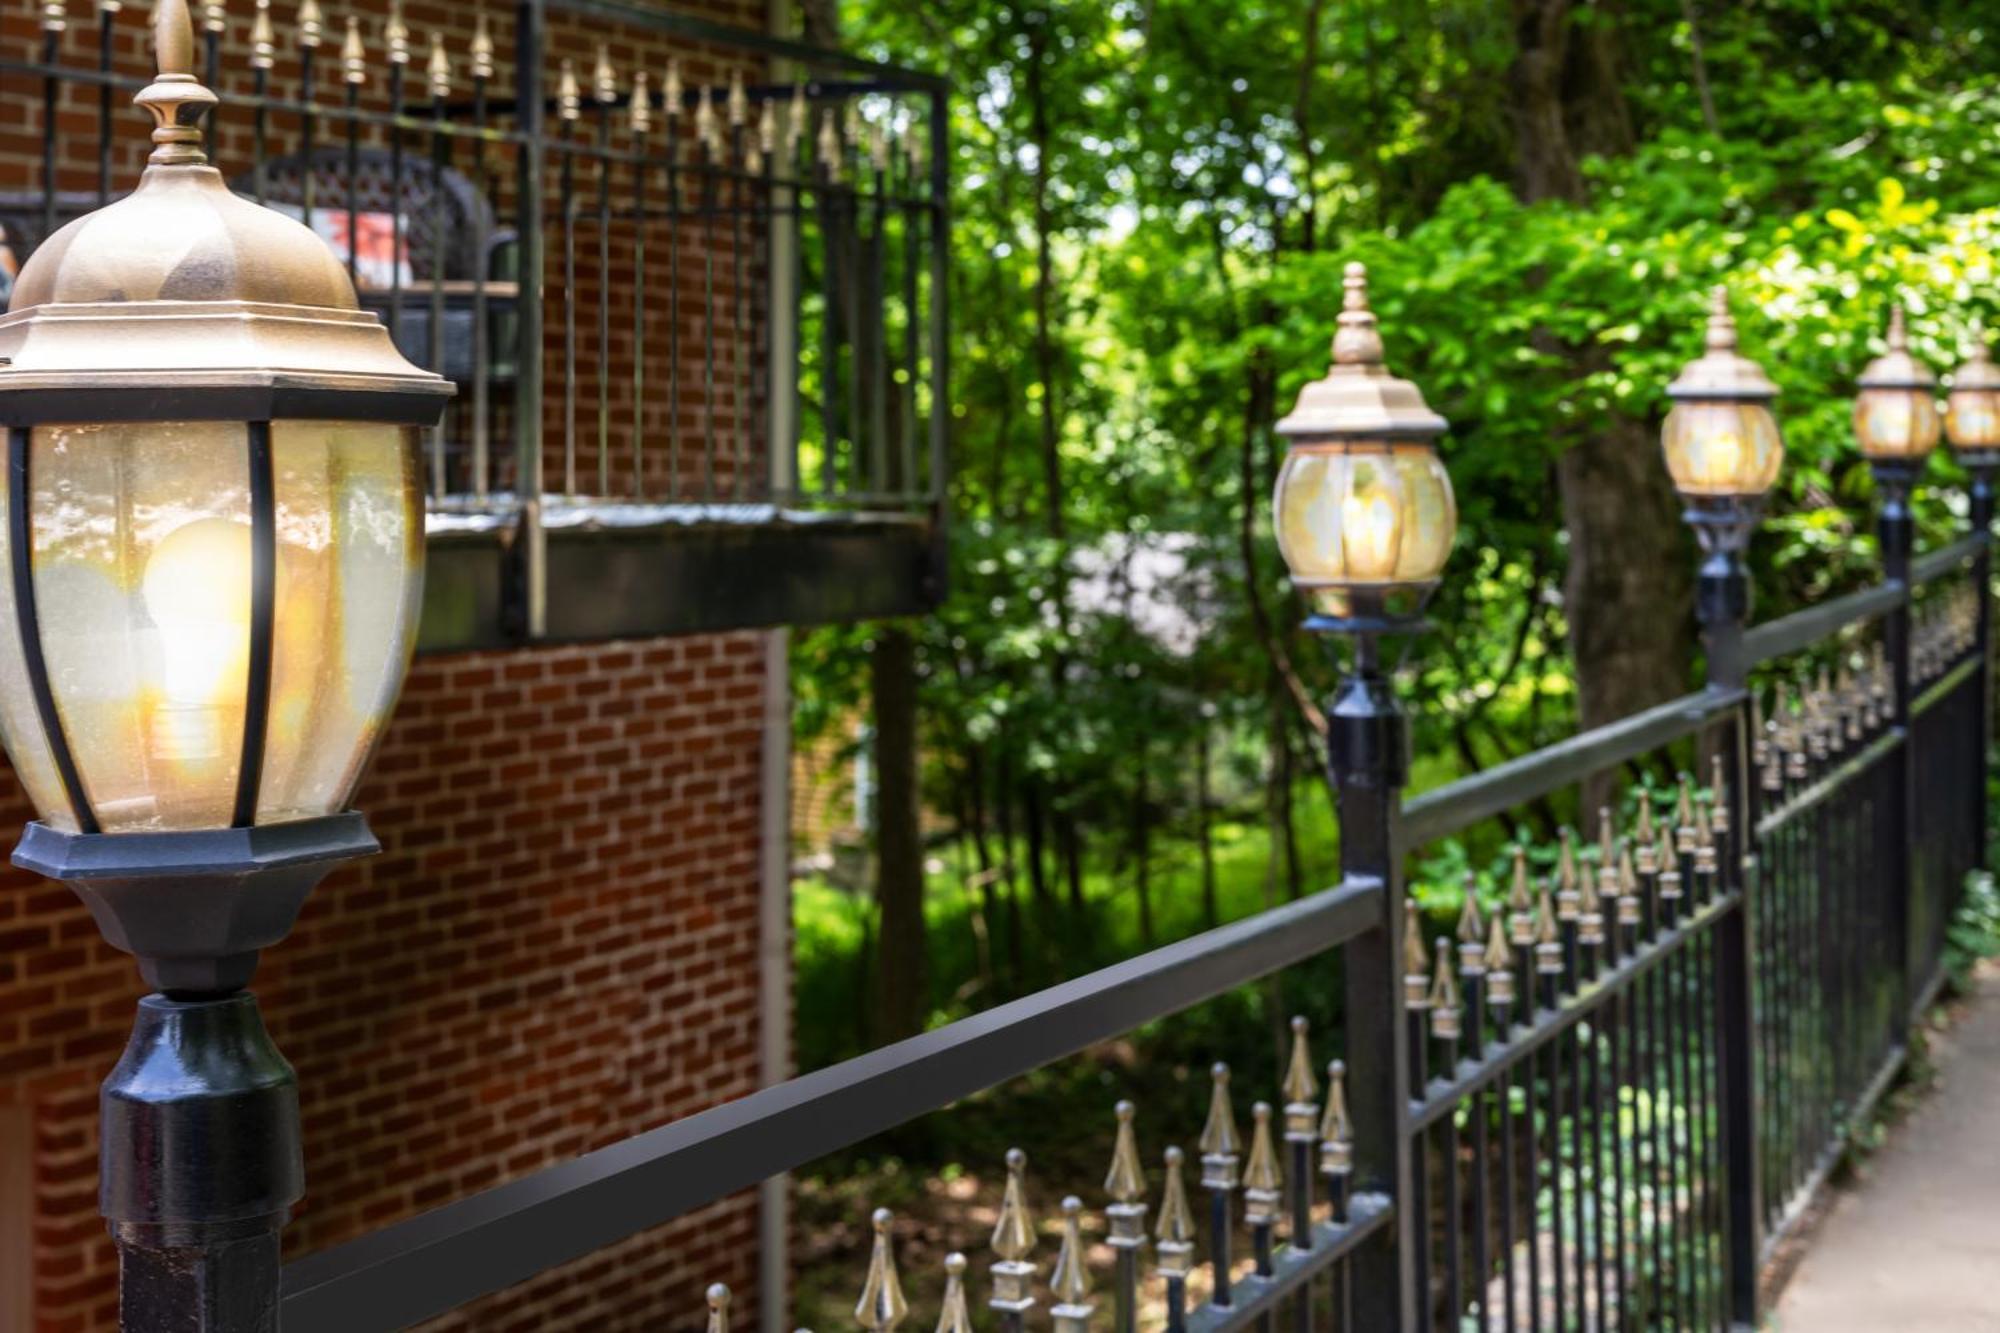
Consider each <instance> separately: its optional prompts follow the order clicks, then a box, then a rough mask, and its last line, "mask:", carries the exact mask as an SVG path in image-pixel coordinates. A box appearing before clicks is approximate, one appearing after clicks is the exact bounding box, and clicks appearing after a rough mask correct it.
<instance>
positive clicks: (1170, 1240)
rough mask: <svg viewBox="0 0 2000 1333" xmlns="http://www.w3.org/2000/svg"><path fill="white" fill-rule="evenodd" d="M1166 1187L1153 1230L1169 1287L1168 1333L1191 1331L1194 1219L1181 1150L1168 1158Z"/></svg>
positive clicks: (1171, 1152)
mask: <svg viewBox="0 0 2000 1333" xmlns="http://www.w3.org/2000/svg"><path fill="white" fill-rule="evenodd" d="M1165 1161H1166V1183H1165V1185H1164V1186H1163V1187H1162V1188H1161V1192H1160V1217H1159V1220H1158V1221H1157V1222H1156V1223H1155V1224H1154V1227H1153V1240H1154V1251H1155V1253H1156V1254H1157V1255H1158V1262H1157V1265H1156V1266H1157V1268H1158V1269H1159V1273H1160V1276H1161V1277H1163V1278H1165V1279H1166V1285H1167V1333H1183V1330H1185V1329H1186V1327H1187V1278H1188V1271H1189V1269H1190V1268H1192V1267H1193V1265H1194V1216H1193V1214H1192V1212H1191V1210H1190V1209H1189V1208H1188V1200H1187V1184H1186V1182H1185V1181H1184V1180H1183V1179H1182V1178H1181V1150H1180V1149H1179V1148H1172V1147H1170V1148H1168V1149H1167V1151H1166V1154H1165Z"/></svg>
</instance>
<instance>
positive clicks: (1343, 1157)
mask: <svg viewBox="0 0 2000 1333" xmlns="http://www.w3.org/2000/svg"><path fill="white" fill-rule="evenodd" d="M1319 1172H1320V1174H1321V1175H1323V1176H1325V1177H1326V1195H1327V1208H1328V1214H1329V1216H1330V1217H1331V1219H1332V1221H1333V1224H1334V1225H1335V1226H1344V1225H1346V1223H1347V1220H1348V1210H1347V1205H1348V1198H1349V1194H1350V1192H1351V1189H1352V1186H1353V1183H1354V1121H1353V1119H1352V1118H1351V1117H1350V1116H1349V1115H1348V1112H1347V1065H1346V1063H1345V1062H1344V1061H1340V1060H1329V1061H1328V1062H1327V1066H1326V1109H1325V1111H1324V1112H1322V1113H1321V1115H1320V1122H1319ZM1329 1285H1330V1286H1331V1288H1332V1291H1331V1296H1332V1306H1333V1326H1334V1327H1335V1328H1336V1329H1338V1330H1340V1333H1349V1330H1351V1329H1353V1327H1354V1295H1353V1292H1352V1290H1351V1289H1350V1285H1349V1265H1348V1261H1347V1260H1346V1259H1342V1260H1340V1261H1339V1262H1338V1263H1336V1264H1335V1265H1334V1266H1333V1279H1332V1281H1331V1283H1330V1284H1329Z"/></svg>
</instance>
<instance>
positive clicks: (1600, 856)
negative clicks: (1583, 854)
mask: <svg viewBox="0 0 2000 1333" xmlns="http://www.w3.org/2000/svg"><path fill="white" fill-rule="evenodd" d="M1617 852H1618V823H1617V821H1616V820H1614V819H1613V818H1612V817H1611V807H1610V806H1608V805H1600V806H1598V807H1597V873H1598V876H1599V878H1602V877H1603V875H1604V868H1605V867H1606V866H1608V865H1610V864H1611V860H1612V858H1613V857H1614V856H1616V855H1617Z"/></svg>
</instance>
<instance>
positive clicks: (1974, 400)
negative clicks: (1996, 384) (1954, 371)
mask: <svg viewBox="0 0 2000 1333" xmlns="http://www.w3.org/2000/svg"><path fill="white" fill-rule="evenodd" d="M1945 434H1946V435H1947V436H1949V437H1950V439H1951V443H1952V446H1953V447H1954V448H1957V449H2000V390H1996V389H1958V390H1955V391H1953V393H1952V395H1951V397H1950V398H1948V399H1947V400H1946V401H1945Z"/></svg>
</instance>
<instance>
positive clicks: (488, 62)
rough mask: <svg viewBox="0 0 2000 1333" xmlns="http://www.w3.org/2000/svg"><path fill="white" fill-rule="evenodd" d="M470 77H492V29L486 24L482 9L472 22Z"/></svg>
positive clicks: (484, 13)
mask: <svg viewBox="0 0 2000 1333" xmlns="http://www.w3.org/2000/svg"><path fill="white" fill-rule="evenodd" d="M472 77H473V78H474V79H475V80H479V79H490V78H492V77H493V29H492V28H491V27H490V26H489V25H488V24H487V22H486V11H485V10H484V9H482V10H480V11H479V14H478V16H477V17H476V18H475V19H474V20H473V22H472Z"/></svg>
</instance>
